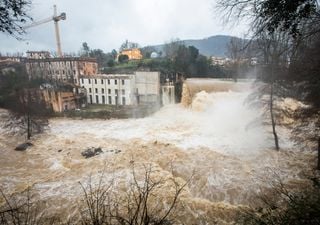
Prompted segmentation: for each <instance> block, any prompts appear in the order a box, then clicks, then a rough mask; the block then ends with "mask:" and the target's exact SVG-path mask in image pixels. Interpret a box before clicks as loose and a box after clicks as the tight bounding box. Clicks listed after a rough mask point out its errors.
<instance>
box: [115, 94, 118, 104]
mask: <svg viewBox="0 0 320 225" xmlns="http://www.w3.org/2000/svg"><path fill="white" fill-rule="evenodd" d="M114 100H115V103H116V105H118V96H116V97H114Z"/></svg>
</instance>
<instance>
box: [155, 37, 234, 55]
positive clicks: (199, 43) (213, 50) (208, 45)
mask: <svg viewBox="0 0 320 225" xmlns="http://www.w3.org/2000/svg"><path fill="white" fill-rule="evenodd" d="M231 38H232V36H228V35H216V36H211V37H208V38H205V39H199V40H182V42H184V44H185V45H187V46H191V45H193V46H194V47H196V48H197V49H199V52H200V54H202V55H205V56H221V57H223V56H226V53H227V44H228V43H229V42H230V39H231ZM163 46H164V45H154V46H150V47H154V48H155V49H157V51H162V49H163Z"/></svg>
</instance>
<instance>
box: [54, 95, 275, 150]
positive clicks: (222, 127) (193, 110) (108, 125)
mask: <svg viewBox="0 0 320 225" xmlns="http://www.w3.org/2000/svg"><path fill="white" fill-rule="evenodd" d="M248 94H249V93H244V92H241V93H239V92H238V93H236V92H218V93H210V94H208V93H206V92H204V91H203V92H200V93H198V94H197V95H196V97H195V98H194V100H193V103H192V106H191V107H190V108H185V107H182V106H181V105H169V106H166V107H164V108H162V109H161V110H160V111H159V112H157V113H156V114H154V115H153V116H150V117H148V118H143V119H127V120H109V121H101V120H90V121H88V120H85V121H76V123H75V121H74V120H68V121H66V120H61V121H59V120H54V121H53V123H52V127H51V132H52V133H53V134H55V135H58V136H63V137H69V138H74V137H76V136H78V135H81V134H83V135H86V134H91V135H94V136H95V137H98V138H113V139H119V140H130V139H139V140H144V141H146V142H147V141H159V142H163V143H170V144H174V145H176V146H177V147H180V148H183V149H190V148H199V147H206V148H210V149H214V150H215V151H218V152H221V153H224V154H236V155H243V154H247V153H250V154H252V153H253V152H256V151H259V150H261V149H266V148H269V147H271V146H272V142H271V141H270V134H269V133H268V132H267V131H266V128H265V127H264V126H262V123H261V122H260V114H261V110H260V109H257V108H249V107H248V106H247V105H246V104H245V103H244V102H245V99H246V97H247V95H248ZM253 122H254V123H253Z"/></svg>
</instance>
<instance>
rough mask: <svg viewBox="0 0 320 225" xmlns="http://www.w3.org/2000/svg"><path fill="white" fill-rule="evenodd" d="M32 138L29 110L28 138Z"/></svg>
mask: <svg viewBox="0 0 320 225" xmlns="http://www.w3.org/2000/svg"><path fill="white" fill-rule="evenodd" d="M30 138H31V121H30V115H29V112H28V113H27V139H28V140H30Z"/></svg>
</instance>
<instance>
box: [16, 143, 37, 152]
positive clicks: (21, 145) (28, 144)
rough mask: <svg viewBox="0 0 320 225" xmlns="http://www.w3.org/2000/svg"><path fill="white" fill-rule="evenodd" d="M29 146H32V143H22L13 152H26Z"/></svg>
mask: <svg viewBox="0 0 320 225" xmlns="http://www.w3.org/2000/svg"><path fill="white" fill-rule="evenodd" d="M31 146H33V144H32V143H30V142H26V143H22V144H20V145H18V146H17V147H16V148H15V149H14V150H16V151H25V150H27V148H29V147H31Z"/></svg>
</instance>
